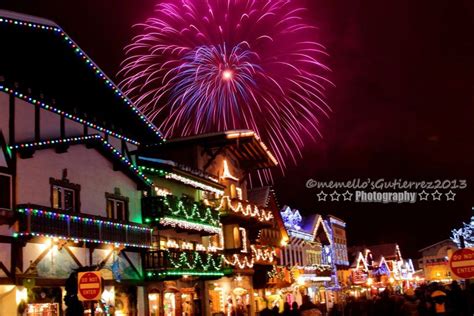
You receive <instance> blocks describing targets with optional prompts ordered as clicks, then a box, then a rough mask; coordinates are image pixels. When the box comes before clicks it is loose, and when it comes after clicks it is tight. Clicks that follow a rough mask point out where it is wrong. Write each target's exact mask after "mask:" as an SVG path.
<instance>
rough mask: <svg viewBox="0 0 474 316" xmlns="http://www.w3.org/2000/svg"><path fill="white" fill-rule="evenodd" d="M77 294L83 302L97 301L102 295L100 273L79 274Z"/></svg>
mask: <svg viewBox="0 0 474 316" xmlns="http://www.w3.org/2000/svg"><path fill="white" fill-rule="evenodd" d="M77 292H78V293H77V294H78V297H79V300H81V301H97V300H99V299H100V296H101V295H102V276H101V275H100V272H99V271H88V272H79V273H78V274H77Z"/></svg>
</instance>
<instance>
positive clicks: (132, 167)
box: [9, 135, 153, 185]
mask: <svg viewBox="0 0 474 316" xmlns="http://www.w3.org/2000/svg"><path fill="white" fill-rule="evenodd" d="M88 140H97V141H100V143H101V144H102V145H103V146H104V147H105V148H106V149H107V150H109V151H110V152H111V153H112V154H113V155H114V156H115V157H117V158H118V160H120V162H121V163H122V164H123V165H125V166H126V167H127V168H128V169H130V171H132V172H133V173H134V174H136V175H137V176H138V177H139V178H140V179H142V180H143V181H144V182H145V183H147V184H148V185H153V181H151V180H150V179H149V178H148V177H147V176H145V174H144V173H143V172H141V171H140V170H139V169H138V168H137V167H136V166H135V165H134V163H132V162H131V161H130V160H128V158H127V157H125V156H124V155H122V154H121V153H120V151H118V150H117V149H115V148H114V147H113V146H112V145H111V144H110V143H109V142H107V141H106V140H105V139H103V138H102V136H100V135H90V136H81V137H70V138H60V139H51V140H45V141H40V142H30V143H21V144H15V145H12V146H10V147H9V148H10V149H15V150H18V149H23V148H42V147H47V146H51V145H56V144H74V143H80V142H83V141H88Z"/></svg>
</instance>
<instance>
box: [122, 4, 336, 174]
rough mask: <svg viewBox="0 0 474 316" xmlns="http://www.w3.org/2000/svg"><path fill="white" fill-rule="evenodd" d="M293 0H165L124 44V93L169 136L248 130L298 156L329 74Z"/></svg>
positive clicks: (314, 128)
mask: <svg viewBox="0 0 474 316" xmlns="http://www.w3.org/2000/svg"><path fill="white" fill-rule="evenodd" d="M303 11H304V9H303V8H301V7H299V6H298V5H296V4H295V0H293V1H292V0H180V1H177V0H165V1H164V2H162V3H159V4H157V5H156V9H155V12H154V14H153V17H151V18H149V19H148V20H147V21H146V22H145V23H144V24H139V25H138V27H140V28H141V29H142V34H141V35H139V36H136V37H135V38H134V39H133V41H132V43H131V44H130V45H129V46H128V47H127V48H126V55H127V58H126V59H125V60H124V62H123V68H122V70H121V71H120V73H119V75H120V76H121V77H122V78H123V80H122V82H121V87H122V89H123V90H124V91H125V92H126V93H127V94H128V95H129V96H130V97H131V98H132V99H133V100H134V101H135V102H136V104H138V107H139V108H140V109H141V110H142V111H143V112H144V113H145V114H146V115H147V116H148V117H149V118H150V119H152V120H154V121H155V122H159V124H158V125H160V129H161V130H162V131H163V132H164V133H165V135H166V136H167V137H176V136H187V135H193V134H197V133H203V132H213V131H222V130H227V129H243V128H248V129H252V130H254V131H256V132H257V133H258V134H259V135H260V137H261V138H262V139H263V140H264V141H265V142H267V143H268V144H269V146H270V148H271V150H272V151H273V152H274V153H275V155H276V157H277V158H278V160H279V161H280V163H281V165H282V166H283V167H284V166H285V161H286V159H287V158H288V157H289V158H291V159H292V160H293V161H294V162H296V158H297V157H298V156H301V149H302V147H303V137H304V135H309V136H310V137H311V138H313V139H315V138H316V136H317V135H320V132H319V129H318V123H319V121H318V117H319V116H320V115H321V114H323V115H326V116H327V112H328V111H329V110H330V109H329V107H328V105H327V104H326V102H325V101H324V100H325V97H324V90H325V87H326V86H327V85H328V84H330V82H329V81H328V80H327V79H325V78H324V74H325V73H326V72H327V71H328V70H329V69H328V68H327V67H326V66H324V65H323V64H322V63H321V61H320V60H321V58H323V57H324V56H325V55H326V53H325V49H324V47H323V46H322V45H321V44H319V43H317V42H316V41H314V40H313V37H314V29H315V27H314V26H311V25H309V24H308V23H306V22H305V20H304V18H303V16H302V13H303Z"/></svg>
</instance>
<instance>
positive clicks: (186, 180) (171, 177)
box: [165, 173, 224, 195]
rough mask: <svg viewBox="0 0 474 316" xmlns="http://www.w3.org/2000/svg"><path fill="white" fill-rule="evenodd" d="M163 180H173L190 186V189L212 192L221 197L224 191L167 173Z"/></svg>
mask: <svg viewBox="0 0 474 316" xmlns="http://www.w3.org/2000/svg"><path fill="white" fill-rule="evenodd" d="M165 178H166V179H173V180H176V181H179V182H182V183H184V184H187V185H190V186H192V187H195V188H197V189H201V190H204V191H209V192H212V193H215V194H218V195H223V194H224V190H220V189H216V188H214V187H212V186H210V185H207V184H204V183H201V182H199V181H195V180H192V179H188V178H186V177H183V176H180V175H179V174H176V173H168V174H166V176H165Z"/></svg>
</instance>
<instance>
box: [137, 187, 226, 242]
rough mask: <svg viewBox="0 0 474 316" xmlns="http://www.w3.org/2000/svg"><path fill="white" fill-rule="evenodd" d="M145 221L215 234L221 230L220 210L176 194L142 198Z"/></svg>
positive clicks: (162, 226) (203, 233)
mask: <svg viewBox="0 0 474 316" xmlns="http://www.w3.org/2000/svg"><path fill="white" fill-rule="evenodd" d="M142 213H143V218H144V219H145V222H146V223H148V224H150V225H156V226H159V227H161V228H166V227H168V228H173V229H176V230H178V231H184V232H194V233H198V234H200V235H213V234H218V233H219V232H220V231H221V227H220V221H219V212H218V211H216V210H214V209H213V208H211V207H210V206H207V205H205V204H204V203H200V202H194V201H193V200H191V199H189V198H178V197H176V196H174V195H167V196H152V197H144V198H143V199H142Z"/></svg>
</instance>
